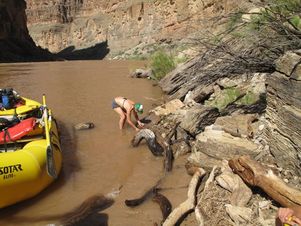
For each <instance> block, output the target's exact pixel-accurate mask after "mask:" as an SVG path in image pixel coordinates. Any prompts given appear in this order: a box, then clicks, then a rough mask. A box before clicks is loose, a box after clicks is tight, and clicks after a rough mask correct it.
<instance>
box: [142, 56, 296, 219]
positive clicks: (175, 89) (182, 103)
mask: <svg viewBox="0 0 301 226" xmlns="http://www.w3.org/2000/svg"><path fill="white" fill-rule="evenodd" d="M203 57H204V56H199V57H197V58H194V59H192V60H190V61H189V62H187V63H186V64H184V65H182V66H181V67H180V68H177V69H176V70H174V71H173V72H171V73H170V74H168V75H167V76H166V77H165V78H163V79H162V80H161V81H160V82H159V85H160V87H161V88H162V90H163V91H164V92H165V94H166V102H165V103H164V104H163V105H161V106H158V107H157V108H155V109H153V110H151V111H150V113H149V115H148V116H147V118H146V119H147V120H149V121H151V123H150V124H148V126H147V129H149V130H150V131H153V132H154V134H155V137H156V141H158V143H159V144H160V145H161V147H163V149H164V152H165V153H166V152H167V150H168V149H170V150H172V155H173V157H174V159H175V160H174V161H177V159H178V158H180V157H183V156H184V159H186V162H183V164H184V165H185V167H186V169H187V173H188V174H190V175H195V172H196V171H197V170H198V169H204V170H205V171H206V174H207V178H211V179H210V180H209V179H207V178H205V177H204V179H201V177H200V181H201V182H199V183H200V184H201V186H200V187H201V188H200V187H198V188H196V200H197V201H196V203H197V205H195V206H193V207H192V208H190V209H189V211H190V212H191V211H194V212H195V220H196V221H197V222H198V224H199V225H275V215H276V211H277V209H278V208H279V207H280V206H289V205H293V204H295V205H300V203H298V202H299V201H300V200H299V199H298V198H297V194H299V193H300V190H299V189H300V182H301V178H300V146H301V145H300V142H301V139H300V137H301V129H300V126H299V125H298V122H300V119H301V114H300V113H301V104H300V103H301V102H300V94H301V93H300V90H301V89H300V87H301V77H300V75H301V71H300V68H301V66H300V61H301V55H300V52H299V51H289V52H287V53H286V54H285V55H283V56H281V57H280V58H279V59H277V60H276V61H275V70H274V71H271V72H269V70H266V71H259V72H256V71H253V72H252V71H248V70H241V71H240V73H238V71H235V73H234V72H232V73H229V70H228V71H226V72H225V73H224V74H223V73H215V76H212V73H206V71H208V70H212V71H214V70H215V69H214V68H215V67H219V68H223V67H224V68H226V64H223V62H222V60H221V59H218V58H217V59H216V61H215V62H213V63H211V64H208V62H204V61H203V62H202V59H203ZM217 62H218V64H217ZM212 68H213V69H212ZM216 70H217V69H216ZM217 72H220V70H217ZM213 74H214V73H213ZM209 76H210V77H209ZM136 136H138V135H136ZM140 138H141V137H140ZM144 138H145V139H146V140H149V139H150V138H149V137H148V136H147V135H145V136H144ZM152 139H153V138H152ZM148 146H149V147H150V145H149V144H148ZM164 155H165V156H164V161H166V154H164ZM231 161H232V163H233V162H244V164H247V165H248V164H249V165H248V166H249V167H251V168H252V167H253V166H255V165H256V167H255V168H258V167H259V168H260V169H261V170H259V171H258V172H256V170H255V171H253V174H254V175H253V176H254V180H257V179H255V178H257V176H258V178H259V177H260V178H262V177H265V173H264V172H266V174H268V172H273V175H274V176H275V178H277V181H278V179H279V181H280V182H279V183H280V184H281V186H280V184H279V186H277V184H276V185H275V184H274V185H275V187H274V188H272V189H275V190H277V189H278V187H282V183H283V184H284V185H283V186H284V190H285V189H287V190H290V189H294V193H295V195H296V196H295V197H294V198H295V199H296V200H295V201H296V203H293V204H289V203H286V202H284V203H283V202H282V201H281V200H282V198H283V197H282V198H281V199H279V197H280V196H281V195H280V196H273V193H271V191H270V190H271V188H269V189H266V184H265V183H270V182H269V180H268V182H265V183H264V184H259V183H258V184H256V183H255V184H250V182H249V183H248V180H247V179H249V178H244V177H243V175H241V174H240V173H239V172H236V173H234V172H235V170H237V169H235V168H233V164H232V167H230V166H231V164H229V162H231ZM257 164H258V167H257ZM229 165H230V166H229ZM234 165H235V164H234ZM238 168H239V167H238ZM270 170H271V171H270ZM261 171H262V172H261ZM257 174H260V175H257ZM261 174H263V175H261ZM209 175H210V176H209ZM238 175H239V176H238ZM165 176H167V177H168V174H167V175H165ZM277 183H278V182H277ZM202 184H203V186H202ZM204 187H205V188H204ZM183 201H184V200H183ZM175 209H176V211H179V209H177V208H176V207H174V210H175ZM183 211H184V210H183ZM186 211H188V210H186ZM184 213H185V211H184V212H182V213H181V214H183V215H184ZM173 215H174V214H173ZM191 215H193V214H190V215H189V217H190V218H191V217H193V216H191ZM193 218H194V217H193ZM167 220H168V218H167ZM167 220H166V221H167ZM200 221H201V222H200ZM163 225H172V224H169V223H163Z"/></svg>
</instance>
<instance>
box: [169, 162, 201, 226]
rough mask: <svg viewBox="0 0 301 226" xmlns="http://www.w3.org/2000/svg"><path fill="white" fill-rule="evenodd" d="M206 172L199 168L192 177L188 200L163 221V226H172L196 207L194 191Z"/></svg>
mask: <svg viewBox="0 0 301 226" xmlns="http://www.w3.org/2000/svg"><path fill="white" fill-rule="evenodd" d="M205 173H206V171H205V170H203V169H202V168H199V169H198V170H197V171H196V172H195V174H194V175H193V177H192V179H191V181H190V183H189V187H188V193H187V196H188V198H187V199H186V201H184V202H183V203H181V204H180V205H179V206H178V207H177V208H175V209H174V210H173V211H172V212H171V213H170V214H169V216H168V217H167V219H166V220H165V221H164V223H163V226H174V225H176V223H177V222H178V221H179V220H180V219H181V218H182V217H183V215H185V214H186V213H187V212H189V211H191V210H193V209H194V208H195V205H196V190H197V188H198V184H199V180H200V179H201V178H202V177H203V176H204V175H205Z"/></svg>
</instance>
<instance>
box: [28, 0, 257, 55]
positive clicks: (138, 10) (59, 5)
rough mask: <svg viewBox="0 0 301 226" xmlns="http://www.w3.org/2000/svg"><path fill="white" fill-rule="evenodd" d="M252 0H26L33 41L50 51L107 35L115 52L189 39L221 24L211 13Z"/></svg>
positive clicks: (79, 46)
mask: <svg viewBox="0 0 301 226" xmlns="http://www.w3.org/2000/svg"><path fill="white" fill-rule="evenodd" d="M250 5H252V3H250V1H235V0H230V1H229V0H196V1H189V0H170V1H159V0H154V1H142V0H137V1H130V0H125V1H121V0H117V1H104V0H99V1H94V0H85V1H82V0H52V1H46V0H27V6H28V7H27V10H26V14H27V17H28V28H29V31H30V34H31V36H32V37H33V39H34V41H35V42H36V43H38V45H40V46H42V47H43V48H48V49H49V50H50V51H51V52H55V53H58V52H60V51H62V50H64V49H66V48H68V47H74V48H75V49H76V50H81V49H86V48H89V47H91V46H95V45H97V44H99V43H103V42H105V41H106V40H107V41H108V47H109V49H110V54H112V55H114V54H117V53H120V52H121V51H125V50H128V49H130V48H133V47H135V46H137V45H138V44H144V43H147V44H155V43H160V42H166V43H169V41H170V40H181V39H183V38H185V39H187V38H188V36H189V35H191V34H194V33H195V32H196V31H204V30H203V29H201V28H204V26H205V25H206V26H209V27H211V28H212V27H214V26H217V25H218V23H217V22H216V21H214V20H210V19H208V18H212V17H220V18H221V17H222V15H224V14H226V13H230V12H232V11H233V10H235V8H237V7H242V6H246V7H247V8H248V7H249V6H250ZM219 22H221V21H220V20H219ZM70 34H71V35H70Z"/></svg>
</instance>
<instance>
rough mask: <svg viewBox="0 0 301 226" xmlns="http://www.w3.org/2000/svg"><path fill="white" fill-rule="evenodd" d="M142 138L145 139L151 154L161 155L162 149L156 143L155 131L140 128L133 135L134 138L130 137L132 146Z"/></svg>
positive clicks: (136, 144)
mask: <svg viewBox="0 0 301 226" xmlns="http://www.w3.org/2000/svg"><path fill="white" fill-rule="evenodd" d="M143 139H145V140H146V143H147V146H148V148H149V150H150V151H151V152H152V154H153V155H155V156H162V155H163V152H164V149H163V147H162V146H161V145H160V144H159V143H158V141H157V139H156V135H155V133H154V132H153V131H151V130H150V129H142V130H140V131H139V132H138V133H137V134H136V135H135V136H134V138H133V139H132V145H133V147H137V146H138V145H139V144H140V142H141V141H142V140H143Z"/></svg>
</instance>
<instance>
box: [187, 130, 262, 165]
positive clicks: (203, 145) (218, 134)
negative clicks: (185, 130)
mask: <svg viewBox="0 0 301 226" xmlns="http://www.w3.org/2000/svg"><path fill="white" fill-rule="evenodd" d="M193 151H195V152H198V151H199V152H202V153H204V154H206V155H208V156H209V157H211V158H214V159H217V160H222V159H226V160H229V159H231V158H232V157H233V156H235V155H245V154H246V155H250V156H253V157H254V156H256V155H257V154H258V149H257V145H256V144H254V143H253V142H252V141H250V140H248V139H245V138H240V137H234V136H232V135H231V134H229V133H226V132H224V131H223V130H220V128H216V127H215V126H214V125H212V126H208V127H206V129H205V131H204V132H203V133H200V134H199V135H198V136H197V137H196V142H195V145H194V147H193Z"/></svg>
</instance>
